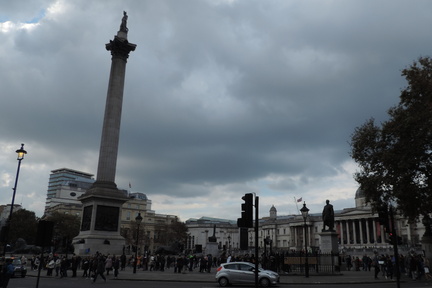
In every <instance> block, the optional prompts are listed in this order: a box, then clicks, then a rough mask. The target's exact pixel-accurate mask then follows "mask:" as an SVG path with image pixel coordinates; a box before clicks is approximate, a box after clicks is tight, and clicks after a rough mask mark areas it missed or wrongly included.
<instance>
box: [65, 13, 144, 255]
mask: <svg viewBox="0 0 432 288" xmlns="http://www.w3.org/2000/svg"><path fill="white" fill-rule="evenodd" d="M123 14H124V16H123V19H122V23H121V25H120V30H119V31H118V33H117V35H116V36H114V40H111V41H110V43H108V44H106V49H107V50H108V51H111V55H112V58H111V72H110V76H109V84H108V92H107V98H106V103H105V115H104V121H103V127H102V137H101V144H100V150H99V163H98V171H97V177H96V181H95V183H93V185H92V187H91V188H90V189H89V190H87V191H86V193H85V194H84V195H82V196H81V197H80V198H79V200H80V201H81V203H82V204H83V210H82V220H81V221H82V222H81V229H80V234H79V235H78V236H77V237H75V238H74V240H73V241H74V246H75V253H76V254H81V255H83V254H94V253H96V252H100V253H103V254H108V253H109V254H117V255H118V254H121V253H122V252H123V248H124V245H125V239H124V238H123V237H122V236H121V235H120V223H121V218H120V215H121V208H122V204H123V203H124V202H126V201H127V200H128V197H127V195H125V194H124V193H123V192H121V191H119V190H118V189H117V185H116V184H115V174H116V166H117V153H118V144H119V138H120V122H121V112H122V104H123V90H124V80H125V73H126V62H127V58H128V57H129V53H130V52H131V51H134V50H135V48H136V45H135V44H131V43H129V42H128V40H127V32H128V28H127V27H126V23H127V15H126V12H123Z"/></svg>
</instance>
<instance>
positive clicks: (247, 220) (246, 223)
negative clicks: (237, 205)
mask: <svg viewBox="0 0 432 288" xmlns="http://www.w3.org/2000/svg"><path fill="white" fill-rule="evenodd" d="M253 198H254V197H253V194H252V193H248V194H245V195H244V196H243V197H242V199H243V200H244V202H245V203H243V204H241V210H242V212H241V216H242V217H241V218H238V219H237V226H238V227H244V228H253Z"/></svg>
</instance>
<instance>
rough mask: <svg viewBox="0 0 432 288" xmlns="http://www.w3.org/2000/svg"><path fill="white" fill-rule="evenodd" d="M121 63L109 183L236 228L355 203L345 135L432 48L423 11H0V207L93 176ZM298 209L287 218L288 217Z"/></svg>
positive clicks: (393, 95)
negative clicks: (114, 68)
mask: <svg viewBox="0 0 432 288" xmlns="http://www.w3.org/2000/svg"><path fill="white" fill-rule="evenodd" d="M123 10H125V11H127V13H128V16H129V19H128V25H127V26H128V28H129V34H128V39H129V42H131V43H134V44H136V45H137V48H136V51H134V52H131V53H130V55H129V59H128V63H127V67H126V81H125V90H124V100H123V115H122V123H121V136H120V146H119V157H118V161H117V175H116V183H117V185H118V187H119V188H125V189H129V183H130V184H131V186H132V189H130V191H131V192H142V193H145V194H147V196H148V198H149V199H151V200H152V202H153V205H152V208H153V210H155V211H156V213H163V214H173V215H178V216H179V217H180V218H181V220H183V221H184V220H187V219H189V218H199V217H202V216H208V217H218V218H225V219H232V220H235V219H237V218H238V217H240V204H241V203H242V200H241V197H242V196H243V195H244V194H245V193H251V192H255V193H257V195H258V196H259V197H260V216H261V217H263V216H268V215H269V209H270V208H271V206H272V205H274V206H275V207H276V209H277V211H278V215H288V214H294V213H297V207H296V202H295V201H294V198H297V199H298V198H300V197H302V199H303V200H304V201H306V204H307V206H308V207H309V208H310V210H311V213H320V212H321V211H322V207H323V206H324V204H325V200H326V199H330V201H331V203H332V204H333V205H334V207H335V209H337V210H339V209H343V208H348V207H354V196H355V192H356V190H357V187H358V185H357V183H356V182H355V181H354V179H353V173H354V172H355V171H356V169H357V168H356V165H355V163H354V162H353V161H352V160H351V158H350V156H349V151H350V146H349V141H350V135H351V134H352V133H353V131H354V129H355V128H356V127H358V126H360V125H361V124H363V123H364V122H365V121H366V120H367V119H369V118H370V117H374V118H375V119H376V120H377V121H378V122H380V121H383V120H385V119H386V117H387V110H388V109H389V108H390V107H391V106H394V105H396V104H397V103H398V101H399V95H400V91H401V89H403V88H404V87H406V81H405V79H404V78H403V77H401V70H402V69H404V68H406V67H408V66H409V65H410V64H412V63H413V62H414V61H415V60H417V59H418V57H420V56H429V55H430V54H431V52H432V32H431V28H432V17H431V16H432V15H431V13H432V12H431V11H432V2H431V1H415V3H414V2H413V1H408V0H406V1H395V0H388V1H364V0H359V1H346V0H341V1H323V0H319V1H318V0H317V1H304V0H299V1H285V0H281V1H253V0H244V1H242V0H239V1H236V0H207V1H206V0H201V1H194V0H184V1H177V0H171V1H168V0H167V1H164V0H157V1H156V0H153V1H144V0H134V1H133V0H130V1H127V0H124V1H114V0H112V1H109V0H105V1H88V0H74V1H66V0H58V1H55V0H18V1H10V0H0V39H1V42H0V63H1V64H0V97H1V102H0V103H1V104H0V204H10V203H11V199H12V187H13V185H14V180H15V175H16V169H17V161H16V153H15V150H17V149H19V148H20V144H21V143H25V147H24V148H25V149H26V150H27V151H28V154H27V155H26V157H25V159H24V160H23V161H22V165H21V172H20V177H19V183H18V187H17V193H16V202H15V203H18V204H22V205H23V208H25V209H28V210H32V211H35V212H36V215H37V216H42V215H43V210H44V205H45V199H46V193H47V186H48V179H49V174H50V171H51V170H54V169H58V168H63V167H66V168H71V169H75V170H79V171H84V172H88V173H92V174H95V175H96V173H97V163H98V156H99V145H100V137H101V131H102V121H103V113H104V109H105V99H106V93H107V87H108V78H109V72H110V66H111V55H110V52H109V51H106V49H105V44H106V43H108V42H109V40H112V39H113V37H114V35H115V34H116V33H117V31H118V30H119V26H120V23H121V18H122V16H123ZM300 204H301V203H299V204H298V208H301V205H300Z"/></svg>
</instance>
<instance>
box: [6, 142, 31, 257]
mask: <svg viewBox="0 0 432 288" xmlns="http://www.w3.org/2000/svg"><path fill="white" fill-rule="evenodd" d="M15 152H16V153H17V154H18V157H17V160H18V168H17V172H16V177H15V185H14V188H12V190H13V194H12V203H11V208H10V212H9V218H8V219H7V223H6V228H5V230H3V233H4V234H5V235H4V241H5V243H4V249H3V255H6V247H7V242H8V233H9V229H10V222H11V220H12V213H13V208H14V205H15V193H16V188H17V185H18V176H19V172H20V167H21V160H23V159H24V155H25V154H27V151H25V150H24V144H21V148H20V149H18V150H16V151H15Z"/></svg>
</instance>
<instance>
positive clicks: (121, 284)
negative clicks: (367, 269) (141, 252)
mask: <svg viewBox="0 0 432 288" xmlns="http://www.w3.org/2000/svg"><path fill="white" fill-rule="evenodd" d="M36 285H37V278H36V277H25V278H14V279H11V281H10V282H9V286H8V287H9V288H35V287H36ZM296 286H297V285H296ZM298 286H300V287H302V288H312V287H315V288H316V287H317V286H319V287H322V288H334V287H335V286H340V287H343V286H348V287H352V286H355V287H356V288H375V287H377V284H376V283H369V284H352V283H350V284H344V285H335V284H301V285H298ZM38 287H40V288H59V287H60V288H76V287H79V288H86V287H105V288H114V287H116V288H126V287H127V288H142V287H146V288H177V287H185V288H186V287H187V288H216V287H219V285H218V284H217V283H216V282H215V283H209V282H173V281H169V282H168V281H137V280H113V279H108V281H107V282H104V281H103V280H102V279H97V281H96V283H95V284H92V283H91V281H90V280H89V279H84V278H81V277H78V278H71V277H68V278H63V279H60V278H40V280H39V286H38ZM237 287H251V288H253V287H254V286H237ZM277 287H281V288H283V287H293V285H292V284H291V285H289V284H280V285H278V286H277ZM379 287H380V288H396V282H393V283H380V284H379ZM400 287H401V288H420V287H422V288H424V287H432V282H424V281H421V282H415V281H409V282H402V283H401V285H400Z"/></svg>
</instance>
